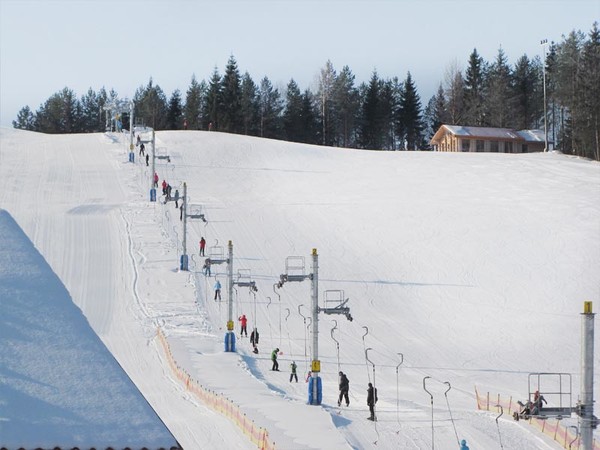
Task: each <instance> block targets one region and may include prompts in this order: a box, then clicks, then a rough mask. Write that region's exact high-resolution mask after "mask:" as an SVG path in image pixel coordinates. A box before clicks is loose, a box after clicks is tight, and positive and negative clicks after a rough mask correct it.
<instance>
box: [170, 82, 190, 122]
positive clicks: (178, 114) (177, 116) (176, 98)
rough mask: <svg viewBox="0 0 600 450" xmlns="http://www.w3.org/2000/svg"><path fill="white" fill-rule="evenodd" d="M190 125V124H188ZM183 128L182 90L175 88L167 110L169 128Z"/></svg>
mask: <svg viewBox="0 0 600 450" xmlns="http://www.w3.org/2000/svg"><path fill="white" fill-rule="evenodd" d="M188 125H189V124H188ZM182 128H183V104H182V102H181V92H179V89H175V91H173V93H172V94H171V98H170V99H169V108H168V110H167V124H166V129H167V130H181V129H182Z"/></svg>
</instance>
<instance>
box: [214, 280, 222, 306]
mask: <svg viewBox="0 0 600 450" xmlns="http://www.w3.org/2000/svg"><path fill="white" fill-rule="evenodd" d="M217 297H218V298H219V301H221V282H220V281H219V280H217V282H216V283H215V302H216V301H217Z"/></svg>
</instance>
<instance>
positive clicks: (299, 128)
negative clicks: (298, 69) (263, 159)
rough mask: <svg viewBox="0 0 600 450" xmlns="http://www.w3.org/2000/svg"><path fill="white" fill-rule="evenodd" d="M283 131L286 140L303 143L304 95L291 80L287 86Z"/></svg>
mask: <svg viewBox="0 0 600 450" xmlns="http://www.w3.org/2000/svg"><path fill="white" fill-rule="evenodd" d="M285 103H286V104H285V110H284V112H283V129H284V131H285V138H286V139H287V140H288V141H291V142H301V140H302V138H303V134H304V130H303V123H302V94H301V93H300V89H299V88H298V85H297V84H296V82H295V81H294V79H291V80H290V82H289V83H288V85H287V93H286V102H285Z"/></svg>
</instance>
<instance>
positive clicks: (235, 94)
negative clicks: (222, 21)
mask: <svg viewBox="0 0 600 450" xmlns="http://www.w3.org/2000/svg"><path fill="white" fill-rule="evenodd" d="M221 86H222V92H221V101H222V113H221V123H220V126H219V129H220V130H221V131H226V132H228V133H239V132H241V130H242V114H241V103H242V94H241V86H240V73H239V71H238V68H237V62H236V61H235V58H234V57H233V55H231V56H230V57H229V61H227V67H226V68H225V75H224V76H223V80H222V81H221Z"/></svg>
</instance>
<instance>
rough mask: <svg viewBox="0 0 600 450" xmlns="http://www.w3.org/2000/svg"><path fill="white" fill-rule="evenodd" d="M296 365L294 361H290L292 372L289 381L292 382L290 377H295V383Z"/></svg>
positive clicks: (296, 377)
mask: <svg viewBox="0 0 600 450" xmlns="http://www.w3.org/2000/svg"><path fill="white" fill-rule="evenodd" d="M297 367H298V366H297V365H296V361H292V363H291V364H290V369H291V370H292V373H290V383H291V382H292V378H295V379H296V383H297V382H298V375H297V374H296V368H297Z"/></svg>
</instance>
